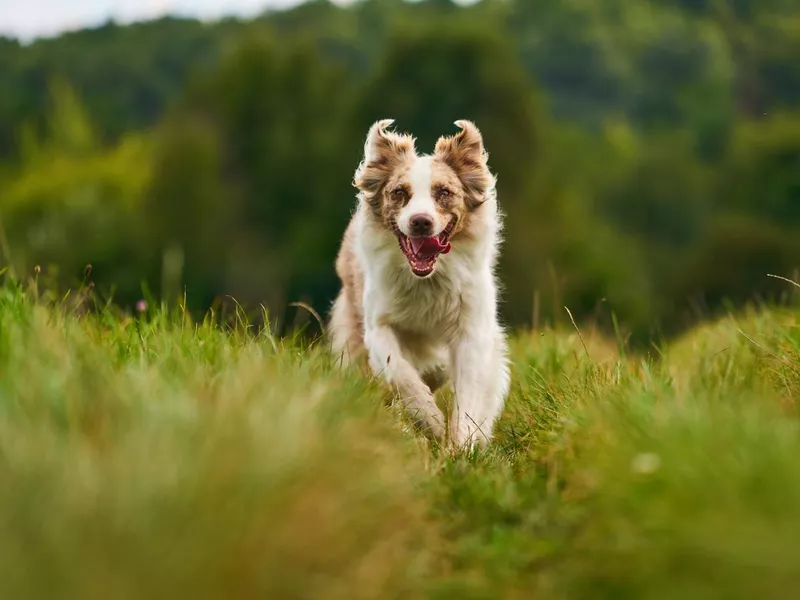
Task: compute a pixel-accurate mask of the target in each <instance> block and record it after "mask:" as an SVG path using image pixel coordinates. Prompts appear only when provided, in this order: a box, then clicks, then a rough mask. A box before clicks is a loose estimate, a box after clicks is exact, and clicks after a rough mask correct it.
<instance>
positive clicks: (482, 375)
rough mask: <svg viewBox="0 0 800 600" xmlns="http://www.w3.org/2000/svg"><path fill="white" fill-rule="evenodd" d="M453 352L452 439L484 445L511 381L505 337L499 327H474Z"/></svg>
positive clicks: (457, 341) (463, 336) (469, 444)
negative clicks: (453, 399) (453, 398)
mask: <svg viewBox="0 0 800 600" xmlns="http://www.w3.org/2000/svg"><path fill="white" fill-rule="evenodd" d="M451 352H452V358H453V382H454V384H455V404H454V407H453V414H452V415H451V418H450V442H451V443H452V444H455V445H457V446H465V447H473V446H475V445H476V444H479V445H485V444H487V443H488V442H489V440H490V439H491V436H492V430H493V428H494V424H495V421H496V420H497V417H498V416H499V415H500V412H501V411H502V410H503V404H504V403H505V398H506V395H507V394H508V389H509V384H510V373H509V368H508V360H507V357H506V341H505V338H504V337H503V334H502V332H501V331H499V329H498V328H497V327H492V326H490V325H487V326H485V327H477V326H474V327H472V328H471V329H469V330H467V331H464V332H463V333H462V334H461V335H460V336H459V338H458V339H457V340H456V342H455V343H454V345H453V346H452V349H451Z"/></svg>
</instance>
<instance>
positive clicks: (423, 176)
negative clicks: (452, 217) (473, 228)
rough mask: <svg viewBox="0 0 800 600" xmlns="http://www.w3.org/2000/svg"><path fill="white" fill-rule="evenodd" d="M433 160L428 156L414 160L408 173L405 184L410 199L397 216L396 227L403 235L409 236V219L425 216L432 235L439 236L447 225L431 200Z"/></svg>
mask: <svg viewBox="0 0 800 600" xmlns="http://www.w3.org/2000/svg"><path fill="white" fill-rule="evenodd" d="M432 163H433V158H432V157H430V156H420V157H417V158H416V159H415V160H414V164H413V165H412V166H411V169H410V170H409V172H408V179H407V183H408V186H409V188H410V189H409V192H410V194H411V198H410V199H409V201H408V204H406V205H405V206H404V207H403V208H402V209H401V210H400V212H399V213H398V215H397V226H398V227H399V228H400V231H402V232H403V233H404V234H405V235H407V236H410V235H411V224H410V220H411V217H414V216H416V215H425V216H426V217H428V218H430V220H431V221H433V235H434V236H436V235H439V234H440V233H441V232H442V231H444V228H445V227H447V223H446V222H444V220H443V219H442V217H441V216H440V215H439V213H438V211H437V210H436V202H435V200H434V199H433V169H432Z"/></svg>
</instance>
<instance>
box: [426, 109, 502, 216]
mask: <svg viewBox="0 0 800 600" xmlns="http://www.w3.org/2000/svg"><path fill="white" fill-rule="evenodd" d="M455 124H456V126H457V127H459V128H461V131H459V132H458V133H457V134H456V135H454V136H451V137H445V136H443V137H441V138H439V141H437V142H436V150H435V155H436V156H437V157H438V158H439V159H440V160H442V161H444V163H445V164H447V165H448V166H449V167H450V168H451V169H453V171H455V173H456V175H458V177H459V179H460V180H461V183H462V185H463V186H464V189H465V190H466V191H467V198H468V200H469V201H470V207H471V208H474V207H475V206H477V205H479V204H481V203H482V202H483V201H484V200H486V194H487V192H488V191H489V189H490V187H491V186H492V185H493V184H494V177H493V176H492V174H491V172H490V171H489V167H488V165H487V162H488V158H489V156H488V154H487V153H486V150H485V149H484V147H483V136H481V132H480V131H478V128H477V127H475V124H474V123H472V122H471V121H464V120H462V121H456V122H455Z"/></svg>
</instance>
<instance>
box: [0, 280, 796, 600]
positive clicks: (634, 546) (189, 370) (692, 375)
mask: <svg viewBox="0 0 800 600" xmlns="http://www.w3.org/2000/svg"><path fill="white" fill-rule="evenodd" d="M788 285H789V284H788V283H787V286H788ZM81 294H83V297H79V298H77V299H78V300H80V301H85V300H86V297H85V296H86V294H88V291H86V290H84V291H83V292H82V293H81ZM78 296H80V294H79V295H78ZM76 297H77V296H76V295H75V294H73V295H72V296H69V297H67V298H66V299H61V300H58V301H54V300H52V299H47V298H46V297H45V296H44V295H43V297H41V298H40V297H39V294H38V290H37V289H36V286H35V285H31V286H19V285H11V284H9V285H6V286H5V287H3V288H0V597H2V598H26V599H33V598H81V599H93V598H98V599H100V598H103V599H106V598H144V597H153V598H237V599H239V598H298V599H299V598H326V599H337V598H341V599H345V598H347V599H358V598H380V599H389V598H398V599H399V598H403V599H407V598H475V599H477V598H487V599H489V598H615V599H616V598H637V599H642V598H648V599H649V598H659V599H661V598H664V599H667V598H670V599H672V598H748V599H749V598H753V597H759V598H786V597H787V596H788V595H789V594H790V592H789V590H791V589H793V588H794V587H796V586H797V585H798V584H800V570H798V568H797V565H798V564H799V563H798V561H800V436H799V435H798V434H799V433H800V428H799V427H798V419H797V406H796V403H797V400H798V399H800V328H798V322H799V321H800V312H797V311H794V312H792V311H785V312H776V311H771V310H766V309H764V310H761V311H759V312H752V313H748V314H744V315H741V316H737V317H733V316H731V317H729V318H726V319H724V320H722V321H720V322H718V323H715V324H712V325H707V326H704V327H702V328H700V329H697V330H695V331H693V332H691V333H690V334H689V335H687V336H685V337H684V338H682V339H680V340H678V341H677V342H675V343H673V344H672V345H670V346H669V347H666V348H663V349H660V350H659V351H654V352H653V354H652V356H650V357H645V358H643V357H641V356H628V355H626V354H625V352H624V348H620V347H618V346H617V344H615V343H613V342H608V341H607V340H602V339H600V338H598V337H595V336H593V335H592V334H591V332H588V331H584V332H581V335H579V334H578V333H577V332H576V331H574V330H573V331H541V332H537V333H531V334H526V335H520V336H519V337H518V338H516V339H515V341H514V385H513V392H512V395H511V398H510V400H509V402H508V406H507V409H506V411H505V413H504V415H503V418H502V420H501V422H500V424H499V427H498V433H497V439H496V441H495V443H494V444H493V446H492V447H490V448H489V449H488V450H485V451H481V452H477V453H475V454H469V455H466V454H459V453H452V452H451V451H449V450H445V449H443V448H436V447H430V446H429V445H428V444H427V442H424V441H423V440H422V439H421V438H418V437H416V436H415V435H414V434H413V433H412V432H411V431H410V430H409V429H408V427H407V426H406V423H405V422H404V420H403V419H402V417H401V416H400V415H399V414H398V411H397V410H395V409H394V408H392V407H391V406H390V404H389V403H387V402H386V401H387V400H390V398H388V397H387V396H386V394H385V393H384V391H383V389H382V387H381V386H380V385H379V384H378V383H376V382H374V381H370V380H369V379H368V378H367V377H364V376H363V375H362V374H359V373H357V372H343V371H342V370H341V369H340V368H339V367H338V366H337V365H335V364H333V362H332V361H331V360H329V359H328V358H327V357H326V355H325V353H324V348H323V347H322V346H321V345H317V346H316V347H310V348H301V347H299V346H298V345H296V344H293V343H290V342H288V341H282V340H278V339H276V338H274V337H273V336H271V335H270V334H269V332H265V331H254V330H252V329H249V328H248V327H246V324H245V323H244V322H242V321H241V320H240V321H238V322H237V321H235V320H234V321H233V325H221V324H218V323H214V322H213V321H212V319H209V320H207V321H206V322H204V323H191V322H189V321H188V320H186V319H185V318H182V317H181V314H180V313H179V312H178V313H175V314H167V313H166V312H163V311H159V310H156V309H153V308H152V307H151V308H150V309H148V310H147V311H145V312H144V313H142V314H140V315H134V316H131V315H122V314H116V313H115V312H114V310H113V309H111V308H109V309H107V310H104V311H102V312H101V313H99V314H89V313H86V312H85V311H83V310H82V309H81V302H80V301H76ZM444 400H445V401H446V398H445V399H444Z"/></svg>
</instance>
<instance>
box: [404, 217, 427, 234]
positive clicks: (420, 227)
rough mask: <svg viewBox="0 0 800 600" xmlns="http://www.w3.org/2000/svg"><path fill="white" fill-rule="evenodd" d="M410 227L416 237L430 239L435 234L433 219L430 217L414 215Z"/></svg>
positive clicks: (410, 220) (409, 222) (409, 223)
mask: <svg viewBox="0 0 800 600" xmlns="http://www.w3.org/2000/svg"><path fill="white" fill-rule="evenodd" d="M408 225H409V229H410V230H411V235H412V236H414V237H430V236H431V235H432V234H433V219H431V218H430V217H429V216H428V215H425V214H419V215H412V216H411V218H410V219H409V220H408Z"/></svg>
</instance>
